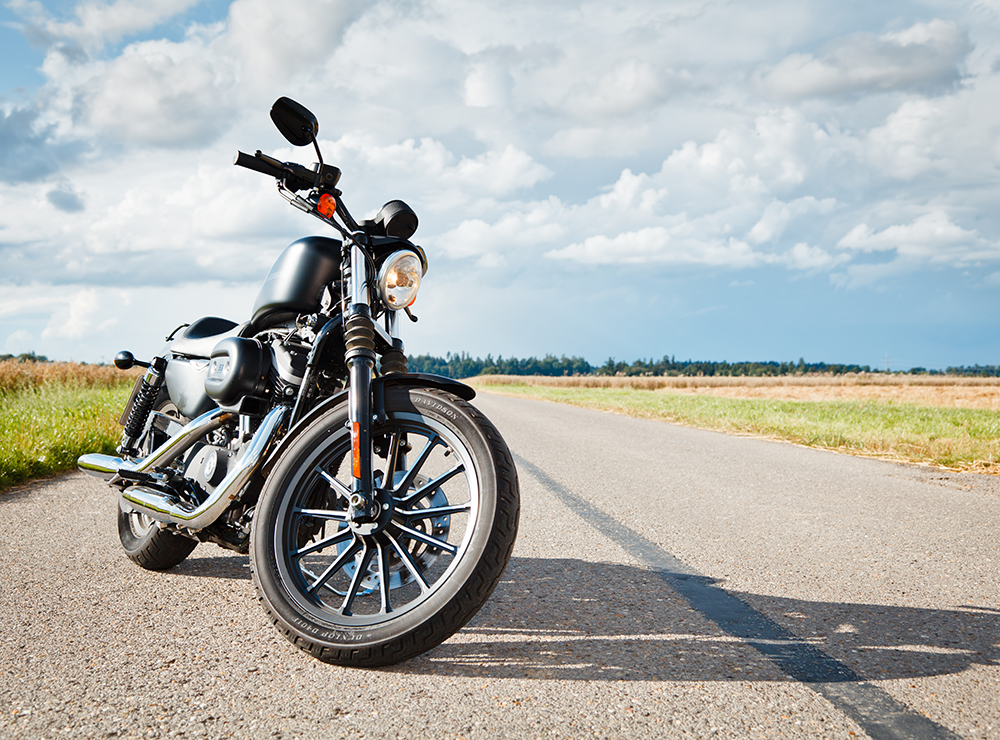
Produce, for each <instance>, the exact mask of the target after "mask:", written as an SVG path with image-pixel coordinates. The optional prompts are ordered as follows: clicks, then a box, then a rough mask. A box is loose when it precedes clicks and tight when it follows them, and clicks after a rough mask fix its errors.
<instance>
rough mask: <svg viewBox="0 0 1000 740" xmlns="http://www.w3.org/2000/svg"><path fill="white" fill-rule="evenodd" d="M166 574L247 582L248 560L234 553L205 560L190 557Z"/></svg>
mask: <svg viewBox="0 0 1000 740" xmlns="http://www.w3.org/2000/svg"><path fill="white" fill-rule="evenodd" d="M206 549H207V546H206ZM216 552H218V550H216ZM167 572H168V573H171V574H172V575H177V576H193V577H196V578H197V577H200V578H227V579H230V580H246V581H249V580H250V558H249V557H248V556H247V555H239V554H237V553H235V552H234V553H227V554H224V555H217V556H214V557H207V558H205V557H197V556H192V557H189V558H188V559H187V560H185V561H183V562H182V563H181V564H180V565H178V566H176V567H175V568H172V569H170V570H169V571H167Z"/></svg>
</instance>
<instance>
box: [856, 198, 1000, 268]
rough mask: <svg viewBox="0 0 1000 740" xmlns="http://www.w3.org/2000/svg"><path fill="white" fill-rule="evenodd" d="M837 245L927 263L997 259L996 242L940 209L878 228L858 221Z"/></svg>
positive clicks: (999, 257)
mask: <svg viewBox="0 0 1000 740" xmlns="http://www.w3.org/2000/svg"><path fill="white" fill-rule="evenodd" d="M837 246H838V247H840V248H842V249H848V250H853V251H858V252H866V253H871V252H894V253H896V254H897V255H899V256H900V257H903V258H907V259H911V260H919V261H925V262H929V263H946V264H964V263H969V262H976V261H981V260H998V259H1000V244H996V243H991V242H989V241H987V240H986V239H984V238H983V237H982V236H981V235H980V234H978V233H977V232H976V231H970V230H968V229H963V228H962V227H961V226H959V225H957V224H956V223H954V222H953V221H952V220H951V217H950V216H949V215H948V214H947V213H945V212H944V211H941V210H937V211H933V212H931V213H927V214H925V215H923V216H920V217H919V218H917V219H915V220H914V221H913V222H912V223H908V224H895V225H893V226H889V227H887V228H885V229H883V230H882V231H875V230H874V229H872V228H871V227H870V226H869V225H868V224H865V223H862V224H858V225H857V226H855V227H854V228H853V229H851V231H850V232H848V233H847V234H846V235H845V236H844V237H843V238H842V239H841V240H840V241H839V242H837Z"/></svg>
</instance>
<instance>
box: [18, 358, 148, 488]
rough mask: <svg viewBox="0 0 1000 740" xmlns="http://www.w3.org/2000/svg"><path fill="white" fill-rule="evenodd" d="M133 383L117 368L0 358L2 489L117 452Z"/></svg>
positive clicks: (131, 375) (132, 379) (131, 378)
mask: <svg viewBox="0 0 1000 740" xmlns="http://www.w3.org/2000/svg"><path fill="white" fill-rule="evenodd" d="M18 366H20V367H18ZM134 382H135V374H134V373H129V374H126V373H122V372H120V371H118V370H115V368H106V367H95V366H90V365H74V364H73V363H17V362H11V361H6V362H0V491H3V490H4V489H7V488H10V487H11V486H14V485H17V484H19V483H24V482H26V481H29V480H32V479H34V478H41V477H44V476H48V475H53V474H55V473H60V472H64V471H66V470H71V469H73V468H74V467H75V465H76V459H77V457H79V456H80V455H82V454H83V453H85V452H105V453H113V452H114V449H115V446H116V445H117V444H118V441H119V440H120V438H121V427H120V426H118V418H119V416H120V415H121V412H122V409H123V408H124V407H125V402H126V401H127V400H128V396H129V393H130V392H131V389H132V385H133V383H134Z"/></svg>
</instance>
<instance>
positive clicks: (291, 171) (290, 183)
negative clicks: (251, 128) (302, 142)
mask: <svg viewBox="0 0 1000 740" xmlns="http://www.w3.org/2000/svg"><path fill="white" fill-rule="evenodd" d="M233 164H235V165H236V166H237V167H246V168H247V169H248V170H253V171H254V172H260V173H261V174H264V175H268V176H270V177H274V178H277V179H279V180H282V181H284V183H285V187H287V188H288V189H289V190H291V191H292V192H295V191H296V190H306V189H308V188H311V187H312V186H313V184H314V183H315V182H316V173H315V172H313V171H312V170H310V169H309V168H308V167H303V166H302V165H300V164H295V163H294V162H280V161H278V160H277V159H274V158H273V157H269V156H267V155H266V154H262V153H261V152H260V151H259V150H258V151H257V152H256V153H255V154H253V155H250V154H247V153H245V152H239V151H238V152H236V158H235V159H234V160H233Z"/></svg>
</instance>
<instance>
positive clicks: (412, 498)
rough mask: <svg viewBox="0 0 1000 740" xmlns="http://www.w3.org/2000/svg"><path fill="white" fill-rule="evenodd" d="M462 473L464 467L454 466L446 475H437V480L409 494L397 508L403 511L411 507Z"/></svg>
mask: <svg viewBox="0 0 1000 740" xmlns="http://www.w3.org/2000/svg"><path fill="white" fill-rule="evenodd" d="M464 472H465V465H456V466H455V467H453V468H452V469H451V470H449V471H448V472H447V473H444V474H442V475H439V476H438V477H437V478H435V479H434V480H432V481H430V482H429V483H425V484H424V485H422V486H421V487H420V488H418V489H417V490H416V491H414V492H413V493H411V494H410V495H409V496H407V497H406V498H404V499H402V500H401V501H400V502H399V503H398V504H396V506H397V508H401V509H405V508H406V507H408V506H411V505H412V504H414V503H416V502H417V501H419V500H420V499H422V498H424V497H425V496H427V495H429V494H430V493H433V491H434V490H435V489H436V488H440V487H441V486H443V485H444V484H445V483H447V482H448V481H450V480H451V479H452V478H454V477H455V476H456V475H458V474H459V473H464ZM400 490H404V491H405V490H406V488H402V487H400Z"/></svg>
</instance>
